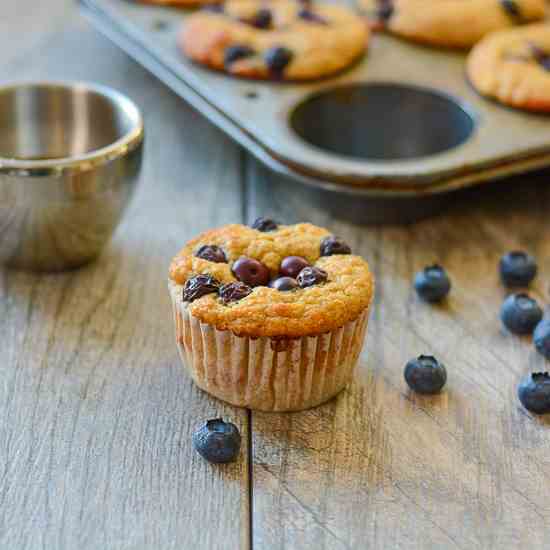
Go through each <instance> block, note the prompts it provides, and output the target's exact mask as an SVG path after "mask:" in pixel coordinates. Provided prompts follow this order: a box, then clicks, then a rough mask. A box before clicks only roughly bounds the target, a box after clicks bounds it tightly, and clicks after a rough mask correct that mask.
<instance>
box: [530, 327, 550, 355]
mask: <svg viewBox="0 0 550 550" xmlns="http://www.w3.org/2000/svg"><path fill="white" fill-rule="evenodd" d="M533 342H534V343H535V348H537V351H538V352H539V353H540V354H541V355H544V357H546V359H550V319H543V320H542V321H541V322H540V323H539V324H538V325H537V326H536V328H535V332H534V333H533Z"/></svg>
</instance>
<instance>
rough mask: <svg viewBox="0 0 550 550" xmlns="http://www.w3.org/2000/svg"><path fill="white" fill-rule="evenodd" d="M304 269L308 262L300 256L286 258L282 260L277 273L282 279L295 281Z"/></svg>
mask: <svg viewBox="0 0 550 550" xmlns="http://www.w3.org/2000/svg"><path fill="white" fill-rule="evenodd" d="M304 267H309V262H308V261H307V260H306V259H305V258H302V257H301V256H287V257H286V258H283V261H282V262H281V267H280V268H279V273H280V274H281V275H283V276H284V277H292V278H293V279H295V278H296V277H298V274H299V273H300V271H302V269H304Z"/></svg>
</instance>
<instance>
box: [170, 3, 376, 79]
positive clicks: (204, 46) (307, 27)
mask: <svg viewBox="0 0 550 550" xmlns="http://www.w3.org/2000/svg"><path fill="white" fill-rule="evenodd" d="M368 37H369V30H368V26H367V24H366V22H365V21H364V19H363V18H362V17H360V16H359V15H357V14H356V13H354V12H353V11H351V10H350V9H348V8H346V7H344V6H337V5H333V4H309V3H300V2H298V1H291V0H277V1H275V2H271V3H267V2H262V1H261V0H229V1H228V2H226V3H225V4H223V5H219V6H213V7H211V8H209V9H208V10H203V11H201V12H198V13H195V14H193V15H191V16H189V17H188V18H187V20H186V21H185V23H184V25H183V27H182V30H181V33H180V36H179V47H180V49H181V51H182V52H183V54H184V55H185V56H187V57H188V58H190V59H191V60H193V61H195V62H196V63H199V64H202V65H206V66H208V67H210V68H213V69H216V70H222V71H225V72H227V73H230V74H232V75H235V76H241V77H246V78H255V79H271V80H311V79H317V78H321V77H324V76H328V75H331V74H334V73H336V72H339V71H341V70H343V69H344V68H346V67H348V66H349V65H351V64H352V63H353V62H354V61H355V60H356V59H357V58H359V57H360V56H361V55H362V54H363V53H364V52H365V50H366V47H367V43H368Z"/></svg>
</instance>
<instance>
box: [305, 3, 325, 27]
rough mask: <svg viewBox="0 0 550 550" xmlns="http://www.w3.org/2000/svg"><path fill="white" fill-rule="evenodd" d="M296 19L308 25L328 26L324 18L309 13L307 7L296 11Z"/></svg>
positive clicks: (311, 12)
mask: <svg viewBox="0 0 550 550" xmlns="http://www.w3.org/2000/svg"><path fill="white" fill-rule="evenodd" d="M298 17H299V18H300V19H303V20H304V21H308V22H310V23H318V24H319V25H328V22H327V20H326V19H325V18H324V17H321V16H320V15H318V14H317V13H315V12H313V11H311V9H310V8H309V7H305V8H302V9H300V11H298Z"/></svg>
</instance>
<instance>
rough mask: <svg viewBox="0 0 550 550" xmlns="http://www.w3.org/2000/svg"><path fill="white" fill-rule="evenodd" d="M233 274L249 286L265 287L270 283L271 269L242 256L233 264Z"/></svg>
mask: <svg viewBox="0 0 550 550" xmlns="http://www.w3.org/2000/svg"><path fill="white" fill-rule="evenodd" d="M233 274H234V275H235V277H237V279H239V281H241V282H243V283H245V284H247V285H249V286H265V285H267V283H268V282H269V269H267V267H266V266H265V265H264V264H263V263H262V262H259V261H258V260H256V259H254V258H248V257H246V256H241V257H240V258H239V259H238V260H237V261H236V262H235V263H234V264H233Z"/></svg>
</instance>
